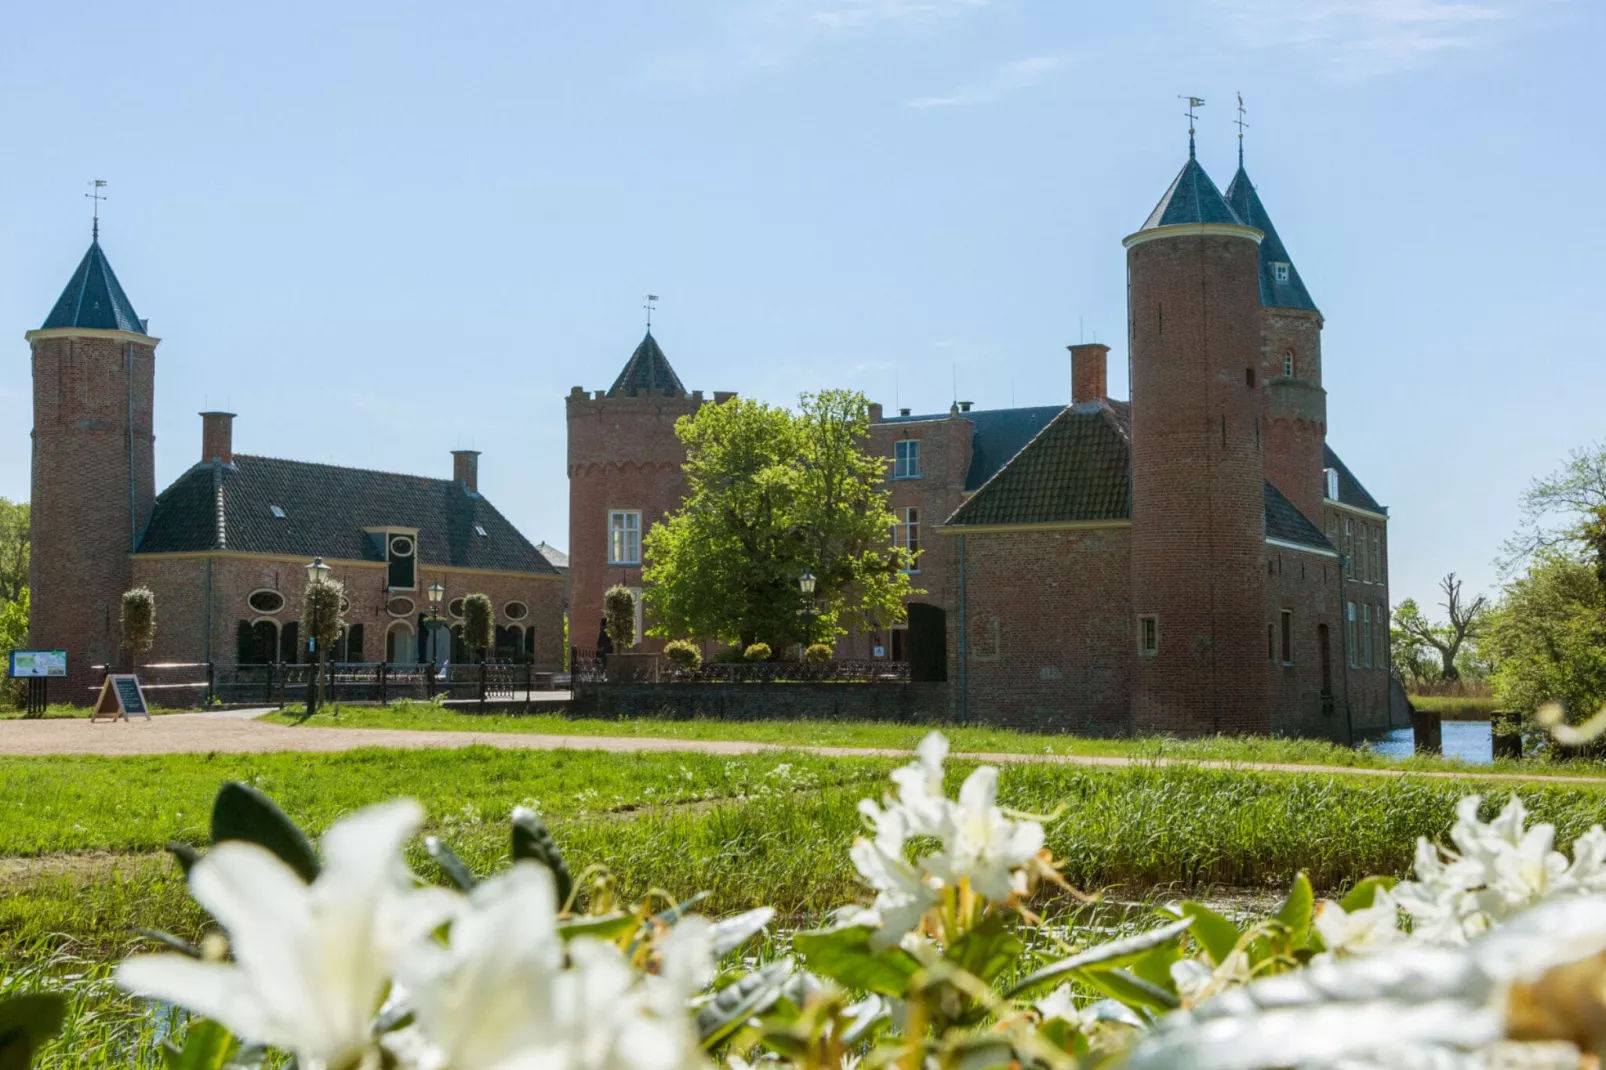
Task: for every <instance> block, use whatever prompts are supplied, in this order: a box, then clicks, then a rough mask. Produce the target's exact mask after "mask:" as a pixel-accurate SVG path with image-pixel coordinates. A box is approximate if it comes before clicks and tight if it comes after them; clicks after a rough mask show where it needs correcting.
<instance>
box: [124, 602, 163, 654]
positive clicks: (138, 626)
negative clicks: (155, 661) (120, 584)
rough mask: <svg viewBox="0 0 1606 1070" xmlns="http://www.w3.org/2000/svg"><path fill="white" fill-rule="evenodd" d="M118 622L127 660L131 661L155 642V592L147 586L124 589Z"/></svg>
mask: <svg viewBox="0 0 1606 1070" xmlns="http://www.w3.org/2000/svg"><path fill="white" fill-rule="evenodd" d="M119 623H120V624H121V625H122V631H123V648H124V649H125V650H127V651H128V657H129V660H130V661H132V660H134V659H136V658H138V657H139V656H140V655H142V654H144V653H145V652H146V651H147V650H149V649H150V648H151V644H152V643H154V642H156V593H155V592H154V591H152V590H151V589H150V588H149V587H135V588H134V589H133V590H132V591H124V592H123V612H122V616H121V617H120V618H119Z"/></svg>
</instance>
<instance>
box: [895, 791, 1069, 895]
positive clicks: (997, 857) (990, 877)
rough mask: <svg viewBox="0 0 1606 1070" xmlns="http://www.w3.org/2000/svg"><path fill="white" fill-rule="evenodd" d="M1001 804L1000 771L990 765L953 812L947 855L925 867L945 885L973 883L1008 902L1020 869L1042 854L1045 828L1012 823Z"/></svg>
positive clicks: (944, 846) (962, 793)
mask: <svg viewBox="0 0 1606 1070" xmlns="http://www.w3.org/2000/svg"><path fill="white" fill-rule="evenodd" d="M997 800H998V770H997V769H994V768H993V767H992V766H990V765H984V766H982V767H981V768H979V769H977V770H976V771H975V772H974V773H971V774H970V776H969V777H968V778H966V780H965V783H964V785H963V786H961V787H960V789H959V802H958V804H956V805H951V806H950V807H949V808H948V816H947V819H946V822H945V824H944V827H943V829H942V840H943V843H942V851H941V853H939V854H934V855H930V856H928V857H927V858H925V859H923V860H922V862H923V865H924V866H925V868H926V870H927V871H928V872H929V873H931V874H932V875H933V876H935V877H937V878H938V879H939V880H941V881H942V882H943V883H945V884H947V885H950V886H956V885H958V884H959V882H960V881H962V880H969V881H970V886H971V887H972V888H974V889H975V890H976V891H977V892H978V893H979V894H981V895H983V896H986V897H987V898H988V899H992V900H996V901H999V902H1002V901H1004V900H1007V899H1008V898H1009V897H1010V892H1011V885H1012V883H1013V882H1012V878H1013V875H1014V871H1015V869H1016V868H1017V867H1019V866H1022V865H1024V864H1025V863H1026V862H1027V861H1029V860H1030V859H1032V858H1034V857H1035V856H1036V855H1037V852H1038V851H1040V850H1042V848H1043V826H1042V825H1040V824H1038V823H1037V822H1036V821H1012V820H1010V819H1009V818H1007V817H1005V816H1004V813H1003V811H1002V810H1000V809H999V808H998V806H997Z"/></svg>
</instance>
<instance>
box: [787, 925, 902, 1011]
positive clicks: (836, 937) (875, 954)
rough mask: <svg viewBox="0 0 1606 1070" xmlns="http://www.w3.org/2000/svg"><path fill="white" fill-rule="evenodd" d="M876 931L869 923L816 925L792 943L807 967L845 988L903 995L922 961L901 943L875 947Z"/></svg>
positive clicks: (796, 936)
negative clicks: (881, 948) (874, 936)
mask: <svg viewBox="0 0 1606 1070" xmlns="http://www.w3.org/2000/svg"><path fill="white" fill-rule="evenodd" d="M873 932H874V930H872V929H871V928H870V927H869V926H868V925H845V926H842V927H840V928H836V929H814V930H812V931H810V932H801V933H798V934H797V935H795V936H793V937H792V946H793V947H795V948H796V949H797V952H798V954H800V955H802V956H803V961H804V963H806V964H807V965H808V968H809V969H810V970H813V971H814V972H815V973H817V974H820V975H821V976H822V977H829V978H830V979H831V980H833V981H836V982H837V983H838V984H840V985H843V986H844V987H846V988H856V989H862V990H863V991H866V992H879V993H881V994H882V995H884V996H897V997H899V998H902V996H903V994H904V989H905V988H906V987H907V986H908V982H909V978H911V977H913V976H914V974H915V971H917V970H919V969H920V963H918V962H917V961H915V957H914V956H913V955H911V954H909V952H907V951H905V950H904V949H903V948H901V947H889V948H887V949H886V950H884V951H872V950H871V949H870V937H871V935H872V933H873Z"/></svg>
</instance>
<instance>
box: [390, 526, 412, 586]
mask: <svg viewBox="0 0 1606 1070" xmlns="http://www.w3.org/2000/svg"><path fill="white" fill-rule="evenodd" d="M417 549H418V544H417V543H416V542H414V541H413V537H412V536H411V535H403V534H401V533H399V532H394V531H393V532H390V533H388V534H386V536H385V560H386V562H387V564H388V566H389V568H388V570H387V574H386V581H387V582H386V586H388V587H389V588H390V589H391V590H393V591H410V590H412V589H413V588H414V587H415V586H417V582H416V576H417V574H418V554H417V553H416V552H415V551H416V550H417Z"/></svg>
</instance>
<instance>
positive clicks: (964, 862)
mask: <svg viewBox="0 0 1606 1070" xmlns="http://www.w3.org/2000/svg"><path fill="white" fill-rule="evenodd" d="M916 754H917V755H918V758H917V760H916V761H914V762H911V763H910V764H909V765H907V766H904V767H903V768H902V769H899V770H896V771H895V772H894V773H893V774H892V780H893V783H894V784H896V785H897V789H898V790H897V795H896V797H890V796H889V797H888V798H887V799H886V800H885V803H884V806H877V805H876V804H875V803H874V802H872V801H871V800H869V799H865V800H863V801H861V802H860V803H859V812H860V813H861V814H863V815H864V817H865V820H866V821H867V822H868V823H869V825H870V827H871V830H872V831H873V832H874V838H873V839H866V838H864V837H862V836H861V837H859V838H858V839H856V840H854V843H853V849H852V851H851V852H850V857H851V858H852V859H853V864H854V866H855V867H856V868H857V869H858V871H859V874H860V876H862V877H863V878H864V879H865V881H866V883H868V884H869V885H870V887H871V888H873V889H874V890H875V892H876V899H875V902H874V904H872V905H871V906H870V908H869V909H868V910H864V911H860V912H858V913H857V914H856V915H852V920H854V921H856V922H858V923H860V924H868V925H871V926H874V927H876V928H877V929H878V931H877V933H876V935H875V937H874V938H873V940H872V945H873V946H875V947H888V946H891V945H892V944H896V943H898V942H899V941H900V940H901V939H902V938H903V936H904V934H906V933H908V932H910V931H911V930H914V929H915V928H917V927H918V926H919V924H920V919H921V917H922V916H923V915H924V914H925V912H926V911H927V910H928V909H930V908H931V907H933V906H935V905H936V904H937V903H938V902H939V899H940V897H941V894H942V892H943V890H944V889H955V888H958V887H960V885H961V884H962V883H967V882H968V885H969V887H970V889H971V890H972V891H973V892H974V893H975V894H977V895H979V896H982V897H983V898H985V899H988V900H992V901H994V902H1005V901H1007V900H1009V899H1010V898H1011V897H1012V896H1015V895H1020V894H1025V893H1026V892H1027V891H1028V890H1029V889H1028V887H1027V884H1028V881H1029V873H1030V868H1029V863H1031V862H1033V860H1035V859H1036V858H1037V857H1038V853H1039V852H1040V851H1042V849H1043V826H1042V825H1041V824H1039V823H1038V822H1036V821H1018V820H1014V819H1012V818H1010V817H1008V816H1006V815H1005V814H1004V812H1003V811H1002V810H1000V809H999V807H998V804H997V800H998V770H997V769H995V768H993V767H992V766H990V765H984V766H981V767H979V768H978V769H977V770H976V771H975V772H973V773H971V774H970V776H969V777H968V778H966V780H965V783H964V784H963V785H962V786H961V787H960V789H959V798H958V800H957V801H955V800H950V799H948V798H947V797H946V796H945V795H944V794H943V790H942V763H943V760H944V759H945V758H946V757H947V756H948V741H947V739H945V738H944V737H943V736H942V734H941V733H939V732H933V733H931V734H930V735H929V736H927V737H926V738H925V739H924V740H923V741H922V742H921V744H920V746H919V748H918V749H917V750H916ZM916 836H929V837H933V838H935V839H936V840H938V841H939V846H938V848H937V849H936V850H934V851H931V852H929V853H927V854H925V855H922V856H921V857H920V858H919V859H917V860H916V861H915V862H913V863H911V862H910V861H909V859H908V853H907V848H908V842H909V840H910V838H911V837H916Z"/></svg>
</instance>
